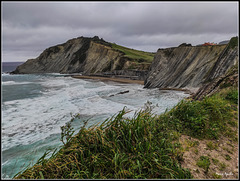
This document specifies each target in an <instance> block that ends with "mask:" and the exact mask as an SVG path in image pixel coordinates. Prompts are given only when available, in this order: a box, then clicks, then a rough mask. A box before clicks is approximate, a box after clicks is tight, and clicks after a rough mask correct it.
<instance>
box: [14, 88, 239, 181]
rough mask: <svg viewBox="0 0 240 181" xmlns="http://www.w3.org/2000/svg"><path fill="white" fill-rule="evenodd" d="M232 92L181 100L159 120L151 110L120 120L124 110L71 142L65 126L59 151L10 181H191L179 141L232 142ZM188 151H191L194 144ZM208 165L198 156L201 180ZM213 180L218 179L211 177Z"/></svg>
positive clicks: (234, 105) (235, 123)
mask: <svg viewBox="0 0 240 181" xmlns="http://www.w3.org/2000/svg"><path fill="white" fill-rule="evenodd" d="M236 92H238V90H237V88H236V87H235V88H233V87H227V88H224V89H222V90H221V91H220V92H219V93H217V94H215V95H213V96H210V97H205V98H204V99H203V100H201V101H192V100H183V101H181V102H180V103H179V104H177V105H176V106H175V107H174V108H173V109H171V110H170V111H166V112H165V113H164V114H161V115H160V116H156V115H153V114H152V113H151V109H152V105H151V104H148V105H147V106H146V109H144V110H141V111H139V112H136V113H135V116H134V117H133V118H131V119H129V118H125V117H124V115H125V114H126V113H127V110H126V109H123V110H122V111H120V112H119V113H118V114H117V115H116V116H114V117H112V118H110V119H107V120H105V121H104V122H103V123H102V124H101V125H99V126H97V125H95V126H92V127H90V128H88V129H87V128H85V127H84V126H83V127H82V128H81V129H80V131H79V132H78V133H77V134H76V135H75V136H72V132H71V128H70V126H69V124H68V125H67V126H66V127H65V128H66V129H65V130H64V129H63V133H64V134H62V136H65V137H66V140H67V142H65V143H64V145H63V146H62V148H61V149H60V151H59V152H57V153H55V154H53V155H52V156H51V157H50V158H49V159H44V158H41V160H40V161H39V162H38V163H37V164H35V165H34V166H33V167H31V168H28V169H27V170H25V171H24V172H23V173H21V174H19V175H18V176H16V177H15V178H16V179H41V178H42V179H43V178H44V179H140V178H147V179H151V178H159V179H189V178H192V177H193V176H192V174H191V172H190V170H188V169H186V168H183V167H182V166H181V164H182V162H184V159H183V153H184V151H183V150H182V149H181V148H182V146H181V143H180V142H179V139H180V137H181V136H182V135H188V136H191V137H193V138H199V139H200V140H202V139H206V138H207V139H210V140H213V141H214V140H217V139H219V137H220V136H224V137H226V138H228V139H229V140H231V141H233V142H237V141H238V136H237V134H238V133H237V130H236V128H237V127H238V120H237V117H238V112H237V109H238V95H237V93H236ZM191 145H192V146H194V145H197V142H196V144H195V142H194V144H191ZM208 148H214V147H213V144H210V143H209V144H208ZM198 154H199V153H198ZM203 158H204V159H203ZM206 158H207V159H206ZM229 158H231V157H230V156H228V160H230V159H229ZM214 159H215V158H211V159H210V157H209V156H208V157H206V156H202V157H201V158H200V159H199V160H197V163H196V165H198V166H199V169H200V168H203V169H204V172H205V174H207V172H209V171H208V170H209V166H210V164H211V163H212V162H213V161H214V163H215V161H216V159H215V160H214ZM206 160H207V161H206ZM210 160H213V161H210ZM205 162H206V163H205ZM215 164H216V163H215ZM221 164H222V165H223V164H224V163H221ZM225 167H226V166H225ZM221 169H223V168H221ZM213 175H214V174H213ZM215 177H218V175H216V173H215V175H214V178H215ZM208 178H212V176H211V177H210V176H209V177H208Z"/></svg>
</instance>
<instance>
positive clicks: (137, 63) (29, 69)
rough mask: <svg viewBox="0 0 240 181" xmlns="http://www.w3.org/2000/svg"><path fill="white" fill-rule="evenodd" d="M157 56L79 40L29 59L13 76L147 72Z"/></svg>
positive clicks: (87, 39)
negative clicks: (136, 70)
mask: <svg viewBox="0 0 240 181" xmlns="http://www.w3.org/2000/svg"><path fill="white" fill-rule="evenodd" d="M126 51H127V53H128V54H129V55H128V54H127V53H125V52H126ZM130 53H131V54H130ZM133 55H135V56H134V57H133ZM136 55H137V56H136ZM153 56H154V54H153V53H148V52H142V51H137V50H132V49H128V48H125V47H122V46H119V45H116V44H112V43H109V42H106V41H104V40H103V39H99V38H98V37H97V36H95V37H93V38H86V37H79V38H74V39H71V40H68V41H67V42H66V43H63V44H60V45H56V46H53V47H50V48H47V49H46V50H44V51H43V52H42V53H41V54H40V56H39V57H37V58H36V59H29V60H28V61H27V62H25V63H24V64H22V65H20V66H18V67H17V69H16V70H15V71H13V72H12V73H15V74H31V73H83V74H95V73H102V72H111V71H114V70H129V69H138V70H146V69H148V68H149V66H150V64H151V61H152V59H153Z"/></svg>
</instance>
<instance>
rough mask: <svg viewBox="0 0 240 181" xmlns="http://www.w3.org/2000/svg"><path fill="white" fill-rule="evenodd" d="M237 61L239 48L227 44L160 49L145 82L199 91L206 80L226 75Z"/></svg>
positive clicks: (151, 84)
mask: <svg viewBox="0 0 240 181" xmlns="http://www.w3.org/2000/svg"><path fill="white" fill-rule="evenodd" d="M237 61H238V48H237V47H234V48H229V46H228V45H215V46H195V47H191V46H181V47H176V48H167V49H159V50H158V51H157V53H156V55H155V57H154V60H153V63H152V65H151V67H150V71H149V73H148V76H147V78H146V80H145V82H144V85H145V88H157V87H158V88H186V89H190V90H193V91H194V92H196V91H197V90H198V89H199V88H200V87H201V86H202V85H203V83H205V82H206V81H210V80H213V79H215V78H217V77H219V76H221V75H224V74H225V73H226V72H227V71H228V70H229V68H231V67H232V66H233V65H235V64H236V63H237Z"/></svg>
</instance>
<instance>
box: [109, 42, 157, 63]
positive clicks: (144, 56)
mask: <svg viewBox="0 0 240 181" xmlns="http://www.w3.org/2000/svg"><path fill="white" fill-rule="evenodd" d="M111 46H112V48H113V49H115V50H118V51H121V52H123V53H124V54H125V55H124V56H125V57H128V58H130V59H134V60H136V61H137V62H139V63H143V62H146V63H151V62H152V61H153V58H154V55H155V53H151V52H144V51H140V50H134V49H131V48H127V47H124V46H120V45H117V44H115V43H112V44H111Z"/></svg>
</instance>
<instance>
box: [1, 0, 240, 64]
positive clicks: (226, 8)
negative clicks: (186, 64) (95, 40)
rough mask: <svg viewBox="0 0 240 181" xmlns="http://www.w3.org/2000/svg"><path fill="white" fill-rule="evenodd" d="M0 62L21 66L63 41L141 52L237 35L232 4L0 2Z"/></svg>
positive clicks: (236, 5)
mask: <svg viewBox="0 0 240 181" xmlns="http://www.w3.org/2000/svg"><path fill="white" fill-rule="evenodd" d="M1 3H2V4H1V8H2V11H1V12H2V18H1V23H2V26H1V27H2V29H1V30H2V31H1V37H2V38H1V40H2V41H1V44H2V61H3V62H18V61H19V62H20V61H22V62H24V61H26V60H27V59H31V58H36V57H38V56H39V55H40V53H42V52H43V51H44V50H45V49H46V48H48V47H51V46H54V45H57V44H61V43H64V42H66V41H67V40H69V39H72V38H76V37H80V36H84V37H93V36H99V38H103V39H104V40H105V41H109V42H112V43H117V44H119V45H122V46H127V47H129V48H134V49H138V50H143V51H149V52H156V51H157V50H158V49H159V48H168V47H177V46H179V45H180V44H181V43H191V44H192V45H198V44H202V43H204V42H215V43H219V42H220V41H224V40H229V39H230V38H231V37H233V36H238V32H239V31H238V21H239V19H238V17H239V14H238V1H225V2H224V1H219V2H218V1H212V2H204V1H203V2H201V1H197V2H196V1H192V2H191V1H186V2H184V1H172V2H169V1H166V2H162V1H161V2H160V1H159V2H158V1H152V2H150V1H145V2H144V1H140V2H136V1H132V2H131V1H128V2H126V1H117V2H116V1H112V2H111V1H105V2H104V1H102V2H99V1H95V2H94V1H93V2H92V1H85V2H83V1H81V2H80V1H79V2H78V1H72V2H70V1H65V2H64V1H59V2H57V1H54V2H51V1H49V2H46V1H43V2H41V1H32V2H31V1H26V2H24V1H22V2H21V1H15V2H14V1H1Z"/></svg>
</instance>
